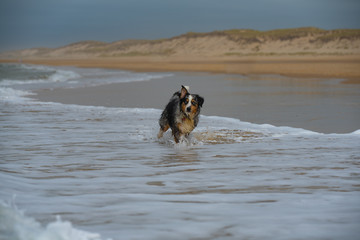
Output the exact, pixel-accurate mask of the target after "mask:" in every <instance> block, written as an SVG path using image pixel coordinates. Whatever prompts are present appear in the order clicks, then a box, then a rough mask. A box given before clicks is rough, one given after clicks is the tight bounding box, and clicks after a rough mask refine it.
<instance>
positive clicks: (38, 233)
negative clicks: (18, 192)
mask: <svg viewBox="0 0 360 240" xmlns="http://www.w3.org/2000/svg"><path fill="white" fill-rule="evenodd" d="M0 222H1V224H0V239H2V240H11V239H19V240H54V239H56V240H74V239H77V240H100V239H101V236H100V234H98V233H91V232H87V231H83V230H79V229H76V228H74V227H73V226H72V223H71V222H69V221H62V220H61V218H60V217H57V219H56V221H54V222H50V223H49V224H47V226H45V227H44V226H42V225H41V224H40V223H39V222H37V221H36V220H35V219H33V218H31V217H28V216H25V214H24V212H22V211H20V210H18V209H17V208H16V206H10V205H8V204H5V203H3V202H0Z"/></svg>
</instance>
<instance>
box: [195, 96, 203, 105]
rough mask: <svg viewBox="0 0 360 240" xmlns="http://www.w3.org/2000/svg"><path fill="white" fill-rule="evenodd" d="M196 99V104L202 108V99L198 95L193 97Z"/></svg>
mask: <svg viewBox="0 0 360 240" xmlns="http://www.w3.org/2000/svg"><path fill="white" fill-rule="evenodd" d="M195 96H196V98H197V102H198V103H199V106H200V107H202V105H203V104H204V98H203V97H200V96H199V95H195Z"/></svg>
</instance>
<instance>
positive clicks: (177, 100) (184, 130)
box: [158, 86, 204, 143]
mask: <svg viewBox="0 0 360 240" xmlns="http://www.w3.org/2000/svg"><path fill="white" fill-rule="evenodd" d="M203 103H204V98H203V97H200V96H199V95H197V94H190V93H189V87H188V86H181V91H179V92H176V93H174V95H173V96H172V97H171V99H170V101H169V103H168V104H167V105H166V107H165V109H164V111H163V112H162V114H161V117H160V119H159V125H160V131H159V134H158V138H161V137H162V136H163V134H164V132H166V131H167V130H168V129H169V128H171V130H172V134H173V135H174V138H175V142H176V143H178V142H179V140H181V138H182V137H183V136H185V137H187V136H189V134H190V132H191V131H192V130H194V128H195V127H196V126H197V124H198V122H199V114H200V109H201V107H202V105H203Z"/></svg>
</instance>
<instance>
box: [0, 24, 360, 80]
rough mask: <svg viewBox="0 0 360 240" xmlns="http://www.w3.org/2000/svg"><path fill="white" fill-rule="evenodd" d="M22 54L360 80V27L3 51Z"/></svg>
mask: <svg viewBox="0 0 360 240" xmlns="http://www.w3.org/2000/svg"><path fill="white" fill-rule="evenodd" d="M1 59H2V60H1ZM19 60H21V61H22V62H27V63H33V64H46V65H71V66H78V67H100V68H119V69H126V70H132V71H206V72H214V73H220V72H221V73H238V74H283V75H287V76H300V77H326V78H343V79H347V81H346V82H347V83H360V30H358V29H347V30H346V29H339V30H331V31H327V30H322V29H318V28H295V29H279V30H272V31H255V30H227V31H215V32H210V33H187V34H183V35H180V36H176V37H173V38H169V39H159V40H124V41H117V42H113V43H104V42H98V41H83V42H78V43H73V44H70V45H67V46H63V47H59V48H33V49H25V50H18V51H12V52H6V53H2V54H0V61H2V62H9V61H19Z"/></svg>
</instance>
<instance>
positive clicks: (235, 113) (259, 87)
mask: <svg viewBox="0 0 360 240" xmlns="http://www.w3.org/2000/svg"><path fill="white" fill-rule="evenodd" d="M150 74H151V73H150ZM338 82H339V80H331V79H319V78H308V79H303V78H290V77H282V76H279V75H253V76H250V77H247V76H243V75H238V74H209V73H194V72H173V73H171V72H169V74H168V75H164V77H161V78H154V79H151V80H150V81H138V82H122V83H112V84H104V85H99V86H85V87H79V88H56V89H42V90H38V91H36V92H35V93H36V95H31V96H30V97H31V98H34V99H36V100H39V101H43V102H58V103H62V104H75V105H84V106H102V107H110V108H149V109H159V110H161V109H163V108H164V107H165V105H166V104H167V102H168V101H169V99H170V97H171V95H172V94H173V93H174V92H175V91H178V90H180V86H181V85H188V86H190V92H191V93H195V94H199V95H201V96H202V97H204V98H205V103H204V106H203V109H202V111H201V114H203V115H206V116H222V117H230V118H235V119H240V120H241V121H245V122H251V123H256V124H271V125H274V126H289V127H295V128H303V129H307V130H312V131H315V132H321V133H349V132H353V131H356V130H358V129H360V125H359V124H358V123H359V117H360V114H359V112H358V111H357V108H356V106H358V105H357V104H358V100H357V96H358V95H356V94H355V95H354V92H356V91H357V89H358V86H359V85H349V84H338ZM344 96H345V97H346V101H344V100H343V97H344ZM354 104H355V105H354Z"/></svg>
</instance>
